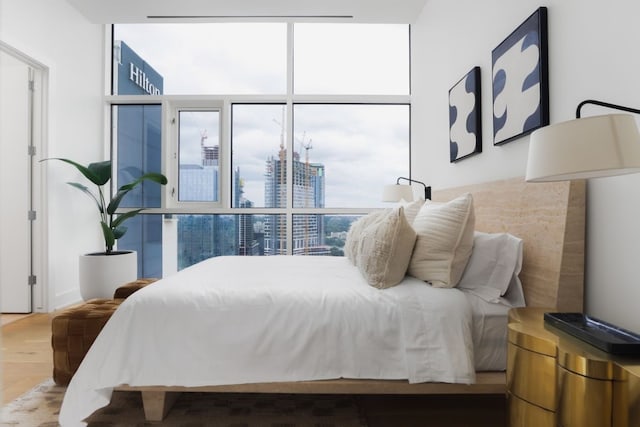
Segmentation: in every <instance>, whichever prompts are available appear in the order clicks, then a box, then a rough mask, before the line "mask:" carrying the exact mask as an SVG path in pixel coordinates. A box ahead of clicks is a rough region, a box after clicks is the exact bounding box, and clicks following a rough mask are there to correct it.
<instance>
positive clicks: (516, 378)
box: [507, 343, 556, 411]
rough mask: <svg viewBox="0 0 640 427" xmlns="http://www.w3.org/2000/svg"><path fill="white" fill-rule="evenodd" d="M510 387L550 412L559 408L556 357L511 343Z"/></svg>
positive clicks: (509, 347)
mask: <svg viewBox="0 0 640 427" xmlns="http://www.w3.org/2000/svg"><path fill="white" fill-rule="evenodd" d="M507 390H509V392H511V393H513V394H514V395H515V396H517V397H519V398H520V399H524V400H526V401H527V402H531V403H533V404H534V405H538V406H540V407H542V408H544V409H547V410H549V411H555V408H556V406H555V405H556V359H555V358H554V357H550V356H546V355H543V354H539V353H534V352H532V351H528V350H525V349H523V348H521V347H518V346H516V345H513V344H512V343H509V345H508V347H507Z"/></svg>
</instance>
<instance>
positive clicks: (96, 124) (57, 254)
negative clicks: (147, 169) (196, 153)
mask: <svg viewBox="0 0 640 427" xmlns="http://www.w3.org/2000/svg"><path fill="white" fill-rule="evenodd" d="M0 10H1V11H2V13H0V40H2V41H3V42H5V43H7V44H8V45H10V46H12V47H13V48H15V49H17V50H19V51H21V52H22V53H23V54H25V55H28V56H30V57H31V58H33V59H35V60H36V61H38V62H40V63H42V64H44V65H45V66H46V67H47V69H48V99H47V100H45V108H46V114H47V120H48V121H47V123H46V124H45V129H44V133H45V147H46V150H45V151H46V152H42V153H38V154H37V156H36V157H37V158H38V159H39V158H43V157H46V156H50V157H69V158H72V159H74V160H76V161H79V162H81V163H85V162H90V161H95V160H101V159H103V157H104V152H105V150H104V145H103V106H102V95H103V93H104V84H103V80H104V60H103V53H102V46H103V44H104V35H103V27H102V26H99V25H96V24H90V23H89V22H88V21H87V20H86V19H85V18H84V17H82V16H81V15H80V14H79V13H78V12H77V11H76V10H75V9H73V8H72V7H71V6H69V4H68V3H67V2H66V1H64V0H19V1H18V0H0ZM36 167H37V168H46V173H45V174H43V176H44V178H43V182H42V183H41V184H42V185H43V191H42V192H41V196H42V198H41V199H40V200H38V201H37V204H38V205H40V212H39V213H38V214H39V216H38V218H39V219H38V220H39V221H45V222H46V225H45V227H44V228H45V229H46V230H47V232H46V233H45V234H46V235H45V236H44V237H45V243H44V245H45V246H46V248H45V251H44V252H45V253H47V254H48V260H45V262H44V264H45V267H44V268H45V272H44V274H43V275H44V276H45V277H39V280H40V283H41V284H42V285H44V287H45V288H46V289H47V292H45V295H46V296H47V298H46V300H45V304H44V306H45V307H43V309H44V310H53V309H55V308H58V307H61V306H63V305H66V304H69V303H71V302H75V301H78V300H79V299H80V294H79V289H78V267H77V264H78V261H77V258H78V255H79V254H80V253H83V252H89V251H95V250H100V249H101V247H102V245H101V241H100V235H99V232H100V231H99V225H98V223H97V217H96V215H97V214H96V210H95V207H94V206H93V205H92V202H91V201H90V200H89V199H86V196H84V195H82V194H81V193H80V192H78V191H77V190H75V189H73V188H71V187H69V186H68V185H66V184H64V183H65V182H66V181H70V180H71V181H76V180H78V181H79V180H81V176H80V175H79V174H77V173H75V172H74V171H73V170H72V169H71V168H70V167H68V166H66V165H63V164H62V163H59V164H54V163H53V162H50V163H48V164H41V163H37V164H36ZM16 179H20V177H16ZM44 180H46V181H44ZM43 281H44V282H45V283H42V282H43Z"/></svg>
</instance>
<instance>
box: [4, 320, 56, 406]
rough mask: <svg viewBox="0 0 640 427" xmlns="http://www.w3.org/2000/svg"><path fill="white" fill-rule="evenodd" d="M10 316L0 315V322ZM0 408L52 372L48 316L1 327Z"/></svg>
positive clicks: (10, 323) (18, 321) (49, 375)
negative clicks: (0, 319)
mask: <svg viewBox="0 0 640 427" xmlns="http://www.w3.org/2000/svg"><path fill="white" fill-rule="evenodd" d="M7 317H8V318H11V317H13V316H7V315H2V316H0V318H5V320H4V321H3V322H6V320H7ZM0 339H1V343H2V404H3V405H4V404H5V403H7V402H10V401H12V400H14V399H15V398H17V397H19V396H20V395H22V394H23V393H25V392H27V391H29V390H31V389H32V388H33V387H35V386H37V385H38V384H40V383H41V382H42V381H44V380H46V379H47V378H51V372H52V370H53V354H52V352H51V315H49V314H32V315H29V316H26V317H25V316H21V317H20V318H17V319H11V321H10V322H8V323H6V324H4V323H3V325H2V336H1V337H0Z"/></svg>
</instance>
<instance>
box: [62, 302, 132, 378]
mask: <svg viewBox="0 0 640 427" xmlns="http://www.w3.org/2000/svg"><path fill="white" fill-rule="evenodd" d="M122 301H124V300H122V299H117V300H113V299H93V300H89V301H87V302H85V303H84V304H82V305H79V306H77V307H71V308H68V309H66V310H64V311H63V312H62V313H60V314H58V315H56V316H55V317H54V318H53V320H52V321H51V346H52V347H53V380H54V381H55V383H56V384H58V385H67V384H69V381H71V377H72V376H73V374H75V372H76V370H77V369H78V366H80V362H82V359H84V356H85V354H87V351H89V347H91V344H93V342H94V341H95V339H96V337H97V336H98V334H99V333H100V331H101V330H102V327H103V326H104V325H105V323H107V320H109V318H110V317H111V315H112V314H113V312H114V311H116V308H118V306H119V305H120V303H122Z"/></svg>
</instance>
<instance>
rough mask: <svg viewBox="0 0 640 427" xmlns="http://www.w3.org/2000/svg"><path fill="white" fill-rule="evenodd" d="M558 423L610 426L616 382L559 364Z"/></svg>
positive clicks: (564, 426)
mask: <svg viewBox="0 0 640 427" xmlns="http://www.w3.org/2000/svg"><path fill="white" fill-rule="evenodd" d="M558 391H559V396H560V398H559V401H558V410H557V416H558V426H559V427H610V426H611V416H612V403H611V402H612V398H613V382H612V381H604V380H599V379H594V378H588V377H585V376H582V375H578V374H575V373H573V372H570V371H567V370H566V369H564V368H563V367H561V366H558Z"/></svg>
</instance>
